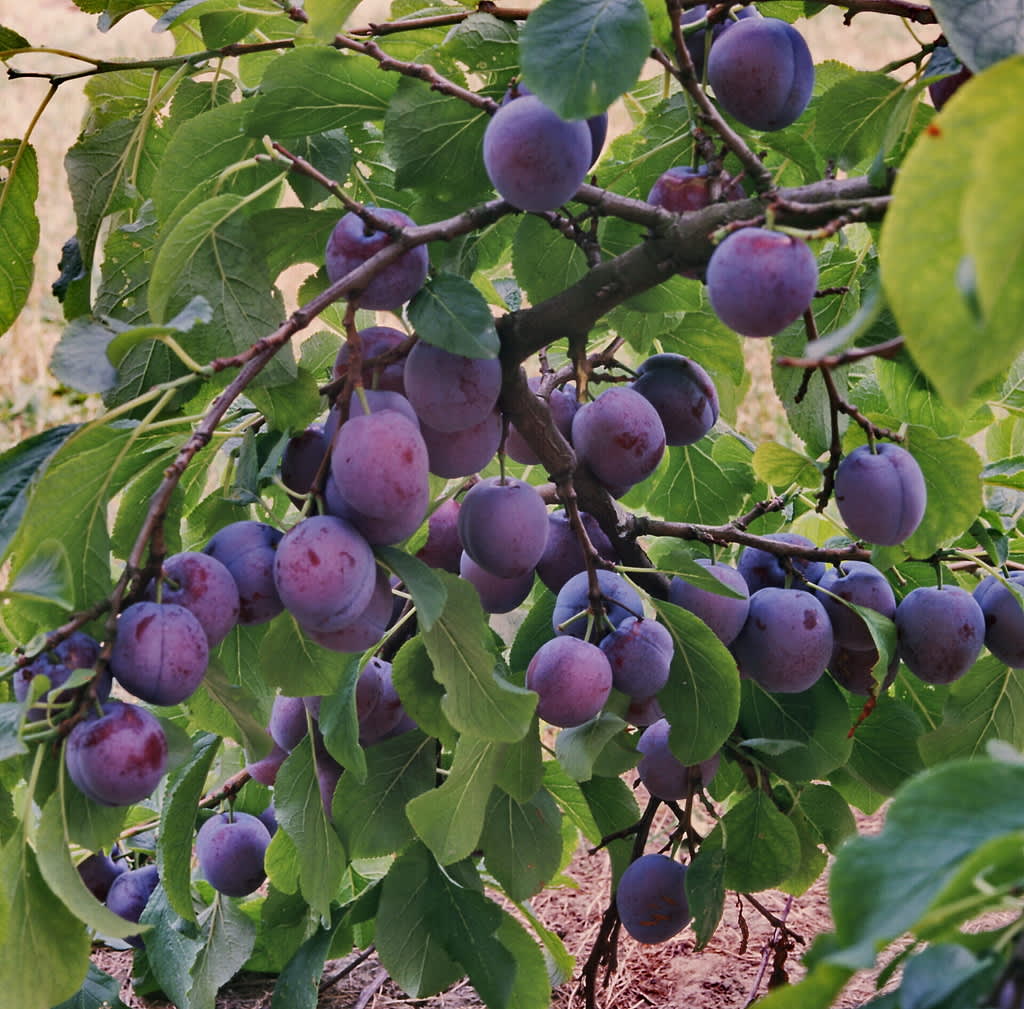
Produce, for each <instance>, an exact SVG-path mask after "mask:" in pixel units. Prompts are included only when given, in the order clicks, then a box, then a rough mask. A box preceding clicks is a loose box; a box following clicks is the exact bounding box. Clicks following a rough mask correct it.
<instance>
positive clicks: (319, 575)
mask: <svg viewBox="0 0 1024 1009" xmlns="http://www.w3.org/2000/svg"><path fill="white" fill-rule="evenodd" d="M376 568H377V564H376V561H375V560H374V556H373V551H372V550H371V549H370V545H369V544H368V543H367V542H366V540H365V539H364V538H363V537H362V536H361V535H360V534H359V533H358V532H357V531H356V530H355V529H354V528H353V527H352V526H351V525H350V524H349V523H348V522H346V521H344V519H339V518H335V517H334V516H332V515H313V516H310V517H309V518H307V519H303V520H302V521H301V522H299V523H298V524H297V525H295V526H293V527H292V528H291V529H290V530H289V531H288V532H287V533H286V534H285V536H284V538H283V539H282V540H281V542H280V544H279V545H278V548H277V552H276V554H275V556H274V583H275V584H276V586H277V591H278V594H279V596H280V597H281V600H282V602H283V603H284V604H285V606H286V607H287V608H288V610H289V612H290V613H292V615H293V616H294V617H295V619H296V620H297V621H298V622H299V623H300V624H302V625H303V626H304V627H310V628H313V629H314V630H324V631H339V630H341V629H342V628H343V627H347V626H349V625H350V624H352V623H354V622H355V620H356V619H357V618H358V616H359V614H360V613H361V612H362V611H363V610H365V609H366V607H367V605H368V604H369V602H370V596H371V595H372V594H373V588H374V582H375V578H376Z"/></svg>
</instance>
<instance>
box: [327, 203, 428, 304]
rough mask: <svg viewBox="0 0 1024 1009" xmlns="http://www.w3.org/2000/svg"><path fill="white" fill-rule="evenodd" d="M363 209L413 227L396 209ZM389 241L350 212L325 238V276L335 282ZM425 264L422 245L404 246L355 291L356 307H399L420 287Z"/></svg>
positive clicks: (422, 281) (398, 225)
mask: <svg viewBox="0 0 1024 1009" xmlns="http://www.w3.org/2000/svg"><path fill="white" fill-rule="evenodd" d="M366 209H367V210H370V211H373V213H374V214H375V215H376V216H377V217H380V218H382V219H383V220H385V221H387V222H388V223H389V224H392V225H394V226H395V227H398V228H408V227H415V226H416V222H415V221H413V220H412V218H411V217H409V216H408V215H407V214H403V213H402V212H401V211H400V210H390V209H388V210H383V209H381V208H380V207H371V206H367V208H366ZM391 242H392V238H391V236H390V235H389V234H388V233H387V232H386V231H377V230H376V229H374V228H372V227H370V225H368V224H367V223H366V222H365V221H363V219H362V218H361V217H360V216H359V215H358V214H356V213H353V212H351V211H350V212H349V213H347V214H345V215H344V216H343V217H342V218H341V220H340V221H338V223H337V224H336V225H335V226H334V230H333V231H332V232H331V237H330V238H328V239H327V248H326V249H325V250H324V260H325V263H326V266H327V277H328V279H329V280H330V282H331V283H332V284H334V283H336V282H337V281H339V280H341V278H342V277H344V276H345V275H346V274H348V273H351V272H352V271H353V270H354V269H356V268H357V267H359V266H362V264H363V263H365V262H366V261H367V260H368V259H369V258H370V257H371V256H374V255H376V254H377V253H378V252H380V251H381V249H383V248H385V247H386V246H387V245H390V244H391ZM429 266H430V260H429V258H428V254H427V247H426V246H425V245H415V246H413V247H412V248H410V249H407V250H406V251H405V252H403V253H402V255H401V256H399V257H398V259H396V260H394V261H393V262H391V263H389V264H388V265H387V266H385V267H383V268H382V269H380V270H379V271H378V272H377V273H376V274H375V275H374V276H373V278H372V279H371V280H370V281H369V282H368V283H367V284H366V286H365V287H364V288H363V289H362V290H361V291H359V292H358V301H359V307H360V308H370V309H385V310H388V311H391V310H393V309H396V308H400V307H401V306H402V305H404V304H405V303H406V302H407V301H409V300H410V299H411V298H412V297H413V295H415V294H416V292H417V291H419V289H420V288H421V287H422V286H423V284H424V282H425V281H426V279H427V269H428V268H429Z"/></svg>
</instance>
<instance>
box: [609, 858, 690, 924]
mask: <svg viewBox="0 0 1024 1009" xmlns="http://www.w3.org/2000/svg"><path fill="white" fill-rule="evenodd" d="M615 906H616V908H617V909H618V912H619V919H620V920H621V921H622V927H623V928H624V929H625V930H626V931H627V932H628V933H629V934H630V935H631V936H632V937H633V938H634V939H636V940H637V942H644V943H651V944H653V943H658V942H665V941H666V940H668V939H671V938H672V937H673V936H674V935H678V934H679V933H680V932H682V930H683V929H684V928H686V926H687V925H688V924H689V923H690V918H691V914H690V903H689V901H688V900H687V897H686V866H685V865H683V864H682V863H680V862H677V861H676V860H675V859H674V858H669V857H668V856H667V855H660V854H654V853H650V854H647V855H641V856H640V857H639V858H638V859H636V860H635V861H633V862H630V863H629V865H628V866H627V867H626V871H625V872H624V873H623V874H622V878H621V879H620V880H619V885H618V886H617V887H616V889H615Z"/></svg>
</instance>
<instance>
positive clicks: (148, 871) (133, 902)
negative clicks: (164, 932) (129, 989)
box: [106, 865, 160, 949]
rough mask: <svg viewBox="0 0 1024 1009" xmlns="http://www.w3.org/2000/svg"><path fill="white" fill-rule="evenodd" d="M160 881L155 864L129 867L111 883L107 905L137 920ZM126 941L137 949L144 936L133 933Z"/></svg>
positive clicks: (125, 916)
mask: <svg viewBox="0 0 1024 1009" xmlns="http://www.w3.org/2000/svg"><path fill="white" fill-rule="evenodd" d="M159 882H160V873H159V870H158V869H157V867H156V866H155V865H145V866H143V867H142V868H141V869H129V870H128V871H127V872H123V873H121V875H120V876H118V877H117V879H115V880H114V882H113V883H112V884H111V885H110V892H109V893H108V894H107V901H106V903H107V907H108V908H109V909H110V910H111V911H113V912H114V914H116V915H120V916H121V917H122V918H124V919H125V921H134V922H137V921H139V920H140V919H141V918H142V912H143V911H145V910H146V904H148V903H149V898H150V897H152V896H153V891H154V890H155V889H156V888H157V885H158V884H159ZM125 942H127V943H128V944H129V945H132V946H134V947H135V948H136V949H141V948H142V936H139V935H132V936H127V937H126V938H125Z"/></svg>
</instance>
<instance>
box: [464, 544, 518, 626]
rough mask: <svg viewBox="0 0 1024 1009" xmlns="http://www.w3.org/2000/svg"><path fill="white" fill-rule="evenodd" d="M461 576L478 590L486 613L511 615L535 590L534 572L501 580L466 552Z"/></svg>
mask: <svg viewBox="0 0 1024 1009" xmlns="http://www.w3.org/2000/svg"><path fill="white" fill-rule="evenodd" d="M459 574H460V575H461V576H462V577H463V578H465V579H466V581H467V582H469V584H470V585H472V586H473V588H475V589H476V591H477V595H479V596H480V605H481V606H482V607H483V609H484V612H485V613H510V612H511V611H512V610H514V609H515V608H516V607H517V606H518V605H519V604H520V603H522V602H525V600H526V597H527V596H528V595H529V594H530V589H532V588H533V570H532V569H531V570H530V571H527V572H526V574H523V575H519V576H517V577H515V578H501V577H499V576H498V575H492V574H491V573H490V571H485V570H484V569H483V568H482V567H480V565H479V564H477V563H476V561H474V560H473V558H472V557H470V556H469V554H467V553H466V552H465V551H463V552H462V556H461V558H460V560H459Z"/></svg>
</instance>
